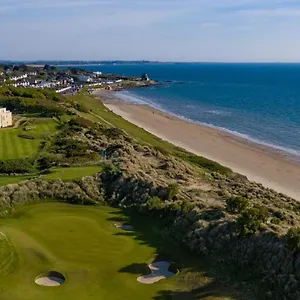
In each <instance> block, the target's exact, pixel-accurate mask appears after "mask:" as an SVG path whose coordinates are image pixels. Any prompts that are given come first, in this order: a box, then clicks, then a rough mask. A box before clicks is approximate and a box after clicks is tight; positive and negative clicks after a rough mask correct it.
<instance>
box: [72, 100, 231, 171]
mask: <svg viewBox="0 0 300 300" xmlns="http://www.w3.org/2000/svg"><path fill="white" fill-rule="evenodd" d="M72 99H74V100H75V101H76V102H78V103H81V104H84V105H85V106H86V107H87V108H88V109H90V110H91V112H92V113H93V114H95V115H97V116H99V118H101V119H102V123H105V124H106V125H111V126H115V127H117V128H120V129H123V130H124V131H125V132H126V133H127V134H129V135H131V136H132V137H134V138H135V139H136V140H138V141H139V142H140V143H142V144H150V145H151V146H153V147H155V148H156V149H157V150H159V151H161V152H162V153H165V154H167V153H169V154H172V155H174V156H177V157H180V158H181V159H183V160H185V161H188V162H191V163H193V164H195V165H197V166H200V167H203V168H206V169H208V170H210V171H218V172H221V173H230V172H232V171H231V170H230V169H229V168H227V167H224V166H222V165H220V164H219V163H217V162H214V161H211V160H209V159H207V158H205V157H201V156H197V155H194V154H191V153H188V152H187V151H185V150H184V149H181V148H179V147H176V146H174V145H172V144H171V143H169V142H166V141H164V140H162V139H160V138H158V137H156V136H155V135H153V134H151V133H149V132H147V131H146V130H144V129H142V128H140V127H138V126H136V125H134V124H132V123H130V122H128V121H126V120H125V119H123V118H122V117H120V116H118V115H116V114H115V113H113V112H111V111H109V110H108V109H107V108H106V107H105V106H104V105H103V103H102V102H101V101H100V100H99V99H97V98H95V97H91V96H87V95H77V96H75V97H72ZM101 119H100V120H99V122H101ZM103 121H104V122H103Z"/></svg>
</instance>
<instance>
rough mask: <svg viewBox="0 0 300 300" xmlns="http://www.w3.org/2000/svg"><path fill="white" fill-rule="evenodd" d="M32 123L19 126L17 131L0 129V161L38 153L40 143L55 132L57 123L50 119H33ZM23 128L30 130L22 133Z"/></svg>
mask: <svg viewBox="0 0 300 300" xmlns="http://www.w3.org/2000/svg"><path fill="white" fill-rule="evenodd" d="M34 120H35V121H34V123H30V124H28V125H23V126H20V127H19V128H17V129H12V128H7V129H0V160H7V159H17V158H25V157H31V156H33V155H35V154H36V153H37V152H38V149H39V146H40V144H41V142H42V141H43V140H44V139H45V138H46V137H47V136H49V135H50V134H52V133H54V132H55V131H56V130H57V126H58V124H57V122H55V121H54V120H52V119H47V118H46V119H34ZM24 126H28V127H31V128H32V130H29V131H24V130H23V128H24ZM19 134H29V135H33V136H34V137H35V139H34V140H28V139H24V138H20V137H18V135H19Z"/></svg>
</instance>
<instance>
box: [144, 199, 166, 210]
mask: <svg viewBox="0 0 300 300" xmlns="http://www.w3.org/2000/svg"><path fill="white" fill-rule="evenodd" d="M147 206H148V209H149V210H150V211H151V210H162V209H164V208H165V207H166V205H165V203H164V202H163V201H162V200H160V199H159V198H158V197H152V198H150V199H148V201H147Z"/></svg>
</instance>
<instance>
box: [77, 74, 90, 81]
mask: <svg viewBox="0 0 300 300" xmlns="http://www.w3.org/2000/svg"><path fill="white" fill-rule="evenodd" d="M78 80H79V81H81V82H93V79H92V78H91V77H90V76H85V75H80V76H78Z"/></svg>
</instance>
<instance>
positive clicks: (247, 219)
mask: <svg viewBox="0 0 300 300" xmlns="http://www.w3.org/2000/svg"><path fill="white" fill-rule="evenodd" d="M268 214H269V213H268V210H267V209H266V208H264V207H253V208H250V209H247V210H245V211H243V212H242V214H241V215H240V216H239V218H238V219H237V224H238V227H239V231H240V233H241V234H242V235H246V234H253V233H255V232H256V231H257V230H259V229H260V228H261V225H262V223H264V222H266V220H267V218H268Z"/></svg>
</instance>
